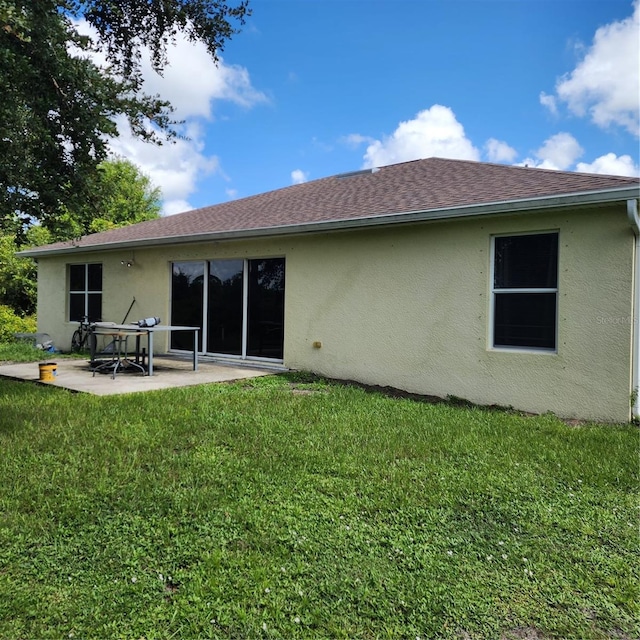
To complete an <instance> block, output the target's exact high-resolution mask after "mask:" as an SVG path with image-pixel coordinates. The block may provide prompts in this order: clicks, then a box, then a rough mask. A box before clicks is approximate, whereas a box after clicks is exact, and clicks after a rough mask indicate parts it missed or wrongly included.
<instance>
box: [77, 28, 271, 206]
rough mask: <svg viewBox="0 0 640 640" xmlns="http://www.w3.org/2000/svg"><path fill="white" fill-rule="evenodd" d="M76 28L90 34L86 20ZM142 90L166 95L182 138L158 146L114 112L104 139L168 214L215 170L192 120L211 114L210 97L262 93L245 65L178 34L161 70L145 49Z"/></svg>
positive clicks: (240, 98) (246, 101)
mask: <svg viewBox="0 0 640 640" xmlns="http://www.w3.org/2000/svg"><path fill="white" fill-rule="evenodd" d="M78 28H79V30H81V32H82V33H85V34H87V35H95V32H94V33H92V30H91V28H90V27H89V25H88V24H87V23H86V22H82V23H79V24H78ZM94 59H95V60H96V62H97V63H98V64H105V59H104V56H101V55H100V54H96V55H95V57H94ZM141 70H142V76H143V79H144V85H143V91H144V92H145V93H147V94H150V95H155V94H159V95H160V96H161V97H162V98H163V99H166V100H169V101H170V102H171V104H172V105H173V107H174V108H175V112H174V113H173V117H174V119H176V120H184V121H185V123H184V125H181V126H180V127H179V130H180V133H181V134H182V135H184V138H180V139H177V140H176V141H175V142H172V143H166V144H164V145H162V146H160V147H158V146H157V145H153V144H149V143H145V142H142V141H141V140H139V139H137V138H134V137H133V135H132V134H131V131H130V129H129V126H128V124H127V123H126V120H125V119H124V118H118V120H117V123H118V131H119V134H120V135H119V137H117V138H114V139H112V140H110V143H109V146H110V148H111V150H112V152H113V153H114V154H115V155H119V156H123V157H125V158H127V159H128V160H131V161H132V162H133V163H135V164H136V165H138V166H139V167H140V169H141V170H142V171H143V172H144V173H145V174H146V175H148V176H149V177H150V178H151V180H152V182H153V183H154V185H156V186H158V187H160V189H161V190H162V196H163V200H164V202H163V211H162V213H163V215H172V214H174V213H178V212H180V211H186V210H188V209H190V208H191V205H190V204H189V201H188V198H189V196H190V195H191V194H192V193H193V192H194V191H195V190H196V187H197V183H198V181H199V180H200V179H201V178H203V177H204V176H206V175H210V174H212V173H216V172H217V173H220V161H219V158H218V157H216V156H212V155H207V154H206V153H205V150H204V149H205V144H204V140H205V132H204V129H203V127H201V126H199V124H198V122H199V121H200V120H202V119H207V120H209V119H211V118H213V117H214V112H213V105H214V103H215V101H219V100H226V101H230V102H233V103H235V104H237V105H239V106H241V107H245V108H249V107H252V106H254V105H256V104H258V103H261V102H266V101H267V98H266V96H265V95H264V94H263V93H261V92H259V91H257V90H256V89H255V88H254V87H253V86H252V85H251V79H250V77H249V73H248V71H247V70H246V69H245V68H244V67H240V66H237V65H226V64H225V63H224V60H223V59H222V58H219V61H218V64H217V65H216V64H214V62H213V61H212V60H211V58H210V56H209V54H208V53H207V50H206V48H205V46H204V45H203V44H201V43H199V42H196V43H192V42H189V41H188V40H187V39H186V38H185V37H184V36H183V35H182V34H178V36H177V37H176V40H175V43H173V44H170V45H169V46H168V48H167V65H166V66H165V68H164V71H163V75H162V76H160V75H159V74H158V73H156V72H155V71H154V70H153V68H152V66H151V62H150V56H149V54H148V52H143V55H142V61H141Z"/></svg>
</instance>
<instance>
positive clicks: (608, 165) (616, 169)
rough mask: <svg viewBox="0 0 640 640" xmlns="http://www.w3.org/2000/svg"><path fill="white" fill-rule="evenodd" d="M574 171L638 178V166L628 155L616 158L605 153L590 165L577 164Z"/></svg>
mask: <svg viewBox="0 0 640 640" xmlns="http://www.w3.org/2000/svg"><path fill="white" fill-rule="evenodd" d="M576 171H579V172H581V173H605V174H607V175H613V176H640V166H638V165H637V164H635V162H634V161H633V158H631V156H628V155H624V156H617V155H616V154H615V153H607V154H606V155H604V156H600V157H599V158H596V159H595V160H594V161H593V162H592V163H591V164H587V163H586V162H578V164H577V166H576Z"/></svg>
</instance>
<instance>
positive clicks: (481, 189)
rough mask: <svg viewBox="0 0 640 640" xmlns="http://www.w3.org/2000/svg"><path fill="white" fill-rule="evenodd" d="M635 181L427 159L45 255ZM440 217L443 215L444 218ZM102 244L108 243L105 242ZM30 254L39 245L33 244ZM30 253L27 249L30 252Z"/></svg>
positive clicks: (95, 238) (60, 246)
mask: <svg viewBox="0 0 640 640" xmlns="http://www.w3.org/2000/svg"><path fill="white" fill-rule="evenodd" d="M639 185H640V179H638V178H627V177H619V176H605V175H595V174H586V173H569V172H563V171H548V170H543V169H530V168H526V167H515V166H506V165H497V164H487V163H480V162H469V161H462V160H447V159H442V158H428V159H425V160H415V161H412V162H403V163H400V164H395V165H390V166H386V167H382V168H380V169H377V170H373V171H363V172H354V173H353V174H343V175H342V176H332V177H329V178H321V179H319V180H314V181H312V182H306V183H304V184H299V185H295V186H290V187H285V188H283V189H278V190H276V191H269V192H267V193H262V194H259V195H255V196H250V197H248V198H243V199H241V200H234V201H231V202H225V203H222V204H217V205H213V206H209V207H204V208H202V209H195V210H193V211H188V212H186V213H181V214H178V215H175V216H170V217H166V218H160V219H158V220H151V221H148V222H142V223H139V224H136V225H131V226H128V227H123V228H120V229H114V230H111V231H105V232H102V233H96V234H92V235H89V236H84V237H83V238H80V239H79V240H75V241H73V242H61V243H56V244H54V245H48V246H47V247H46V250H45V251H42V252H43V253H50V252H54V251H64V250H65V249H66V250H68V249H69V248H71V247H80V248H81V247H86V248H97V247H103V248H106V246H109V245H110V246H114V245H115V246H120V245H122V244H129V243H133V244H136V243H145V244H149V243H150V242H151V241H153V240H157V241H158V242H167V241H168V240H170V239H171V238H175V240H176V241H185V240H186V239H188V238H190V237H193V236H207V235H216V234H230V233H234V234H235V235H237V236H241V235H242V234H243V233H246V234H247V235H251V233H252V232H255V231H256V230H259V229H262V230H270V232H271V233H277V232H278V229H280V230H281V231H284V229H282V228H283V227H290V226H292V225H293V226H300V225H320V226H321V225H322V224H323V223H324V224H327V225H328V226H330V224H329V223H332V222H333V223H335V222H339V221H358V220H360V221H361V220H363V219H375V218H377V217H380V216H388V215H394V214H402V213H411V212H429V211H439V210H443V209H445V210H446V209H454V208H461V207H472V206H474V205H483V204H487V205H488V204H494V203H501V202H512V201H518V200H531V199H535V198H543V197H553V196H564V195H567V194H584V193H589V192H597V191H608V190H615V189H621V188H625V187H626V188H629V187H632V188H633V187H638V186H639ZM443 217H444V216H443ZM105 245H106V246H105ZM32 251H33V254H34V255H35V254H37V253H39V250H38V249H36V250H32ZM27 253H29V254H30V253H32V252H31V251H29V252H27Z"/></svg>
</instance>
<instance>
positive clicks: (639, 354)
mask: <svg viewBox="0 0 640 640" xmlns="http://www.w3.org/2000/svg"><path fill="white" fill-rule="evenodd" d="M627 217H628V218H629V222H630V223H631V227H632V229H633V233H634V235H635V250H634V252H633V267H634V270H633V335H632V338H631V381H632V382H631V385H632V388H631V391H632V393H631V398H632V405H631V415H632V418H633V419H634V420H637V419H640V398H639V397H638V396H639V395H640V393H639V391H640V390H639V389H638V387H639V386H640V216H639V215H638V201H637V200H636V199H635V198H634V199H633V200H627Z"/></svg>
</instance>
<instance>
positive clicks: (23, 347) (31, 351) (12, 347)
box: [0, 340, 57, 364]
mask: <svg viewBox="0 0 640 640" xmlns="http://www.w3.org/2000/svg"><path fill="white" fill-rule="evenodd" d="M55 357H57V354H53V353H51V352H49V351H43V350H42V349H36V348H35V346H34V345H33V344H32V343H31V341H29V340H14V341H12V342H0V364H3V363H7V362H35V361H38V360H52V359H54V358H55Z"/></svg>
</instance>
